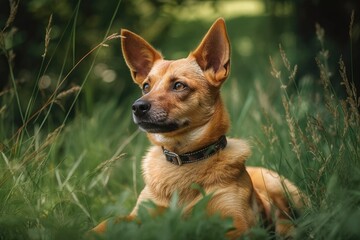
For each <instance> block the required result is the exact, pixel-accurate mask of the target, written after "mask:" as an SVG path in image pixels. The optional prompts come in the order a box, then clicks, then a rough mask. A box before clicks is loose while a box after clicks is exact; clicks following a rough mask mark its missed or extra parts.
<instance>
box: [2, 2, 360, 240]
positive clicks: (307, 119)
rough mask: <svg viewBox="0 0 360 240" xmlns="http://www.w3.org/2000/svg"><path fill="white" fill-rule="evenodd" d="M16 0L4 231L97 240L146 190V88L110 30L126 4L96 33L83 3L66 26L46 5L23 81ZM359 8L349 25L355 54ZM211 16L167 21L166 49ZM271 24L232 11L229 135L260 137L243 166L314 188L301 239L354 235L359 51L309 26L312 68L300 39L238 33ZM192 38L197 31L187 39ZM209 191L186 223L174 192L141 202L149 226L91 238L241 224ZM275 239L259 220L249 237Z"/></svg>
mask: <svg viewBox="0 0 360 240" xmlns="http://www.w3.org/2000/svg"><path fill="white" fill-rule="evenodd" d="M10 3H11V4H10V5H11V7H9V10H10V11H9V17H8V18H7V20H5V21H4V25H3V26H2V31H1V35H0V48H1V57H2V58H3V59H5V62H6V66H1V68H5V67H6V68H8V73H9V75H8V76H9V81H8V84H4V87H3V88H2V89H0V90H1V91H0V239H88V238H89V235H88V234H89V233H88V230H89V229H91V228H92V227H93V226H95V225H96V224H97V223H99V222H100V221H101V220H103V219H107V218H111V217H115V216H124V215H126V214H128V213H129V212H130V211H131V209H132V207H133V206H134V204H135V201H136V199H137V196H138V194H139V192H140V191H141V189H142V187H143V181H142V176H141V158H142V156H143V154H144V153H145V152H146V149H147V147H148V146H149V142H148V140H147V138H146V136H145V134H144V133H143V132H141V131H139V130H138V129H137V127H136V126H135V124H134V123H133V122H132V118H131V104H132V102H133V101H134V100H136V99H137V98H138V97H139V96H140V90H138V89H137V88H136V87H135V86H133V85H134V84H133V83H132V80H131V79H130V74H129V72H128V70H127V69H126V68H125V66H124V63H123V60H122V57H121V51H120V49H119V48H120V47H119V46H120V37H121V36H120V35H119V34H118V33H117V31H116V30H114V29H119V28H120V27H122V26H118V22H117V20H116V18H121V16H118V15H119V14H118V13H119V11H120V12H121V6H122V4H123V3H122V2H121V1H119V2H118V3H116V4H115V5H114V6H113V8H112V9H111V11H112V12H111V11H110V12H111V13H112V14H110V15H109V16H107V17H108V20H106V23H105V25H107V28H106V29H102V32H101V33H102V34H98V35H96V36H93V35H86V36H79V34H78V33H77V29H78V28H81V24H80V22H81V21H84V20H81V19H80V17H79V18H77V16H78V15H80V12H81V11H82V10H83V8H82V7H83V5H82V4H81V1H78V2H77V4H76V6H75V8H74V9H72V10H71V11H70V12H71V18H69V19H68V20H67V25H66V28H63V29H61V28H60V29H59V28H55V27H56V26H55V24H54V23H53V22H54V21H56V19H55V20H54V19H53V18H52V15H48V16H47V19H48V21H47V22H44V23H43V28H42V31H43V39H42V40H40V43H41V47H38V48H34V49H32V51H35V53H36V54H37V55H38V57H37V58H36V59H34V60H29V61H33V69H32V72H31V74H32V76H31V77H30V79H31V80H30V81H29V82H25V83H24V82H22V81H21V78H20V76H21V74H22V73H21V71H20V70H19V69H17V68H16V64H14V62H15V60H16V58H19V57H23V58H26V54H25V55H24V53H20V52H16V41H17V39H18V38H17V36H18V35H19V34H21V29H20V31H19V32H17V31H15V30H14V28H13V27H12V25H13V23H14V21H15V19H16V18H18V17H21V15H20V16H19V14H21V12H20V13H19V12H17V9H18V5H17V2H15V1H10ZM20 4H21V3H20ZM119 9H120V10H119ZM123 12H124V11H123ZM354 14H355V13H354V12H353V13H352V15H351V16H349V25H347V26H344V28H348V29H349V36H347V37H348V39H349V46H350V51H352V38H353V36H352V34H353V26H354V21H355V20H354V19H355V18H354ZM224 17H225V19H226V16H224ZM123 18H125V17H124V16H123ZM212 20H213V19H212V18H209V19H208V20H207V21H203V22H201V23H198V24H195V23H194V22H191V21H181V20H178V21H176V22H175V23H174V24H173V25H172V29H171V30H168V34H169V35H168V36H169V41H163V42H162V44H161V47H162V50H163V53H164V55H165V56H169V58H175V57H179V56H182V57H185V56H186V53H185V52H188V51H190V50H192V47H195V46H196V45H197V43H198V42H199V41H200V38H201V36H202V35H203V34H204V33H205V32H206V30H207V28H208V27H209V26H210V24H211V22H212ZM267 20H268V19H266V18H265V17H263V18H262V17H259V18H256V19H250V18H243V19H240V20H239V19H238V21H236V20H230V21H228V31H229V35H230V41H231V42H232V44H233V57H234V60H233V62H232V74H231V76H230V77H229V79H228V80H227V82H226V83H225V85H224V87H223V89H222V97H223V98H224V101H225V103H226V106H227V108H228V110H229V113H230V117H231V122H232V127H231V130H230V131H229V134H228V136H230V137H238V138H245V139H247V140H248V141H249V142H250V143H251V145H252V152H253V153H252V156H251V157H250V158H249V159H248V161H247V164H248V165H256V166H265V167H267V168H270V169H274V170H276V171H278V172H280V173H281V174H282V175H284V176H285V177H287V178H289V179H291V180H292V181H293V182H294V183H295V184H296V185H297V186H298V187H299V188H300V189H301V190H302V191H303V192H304V194H305V195H306V196H307V197H308V199H309V201H308V202H307V204H306V206H305V207H304V209H302V213H301V215H300V216H299V217H298V218H297V219H293V221H294V223H295V224H296V226H297V231H296V234H295V236H294V239H359V238H360V229H359V227H358V224H359V219H360V207H359V206H360V188H359V186H360V113H359V109H360V98H359V96H358V93H357V89H356V87H355V84H354V82H356V80H355V79H354V76H356V74H354V72H355V71H356V69H355V65H354V64H353V62H352V58H351V56H352V55H351V54H350V59H344V58H343V57H340V55H341V53H333V52H330V51H329V49H328V39H327V38H326V29H323V28H322V27H321V26H320V25H319V24H315V23H314V26H316V27H314V29H315V30H314V33H313V35H314V39H316V42H317V46H318V49H317V50H316V51H310V52H307V53H306V54H305V53H304V54H303V56H302V57H303V58H307V61H308V62H310V63H309V64H311V65H312V66H313V68H309V69H307V68H306V67H305V69H304V68H303V66H301V65H298V64H297V62H296V61H297V60H298V58H297V56H296V54H297V52H296V51H295V50H294V48H293V45H292V44H291V39H292V38H291V37H286V36H285V37H284V38H283V39H280V40H279V41H277V40H278V39H276V38H275V39H273V40H272V41H264V38H261V37H259V38H258V40H256V41H257V42H256V45H255V46H253V45H251V44H253V43H252V41H253V40H251V41H250V42H249V39H248V38H242V37H241V34H242V31H244V32H246V33H249V31H255V30H253V29H255V28H256V27H258V26H259V25H263V24H269V23H268V21H267ZM282 20H283V19H281V18H280V19H278V20H277V21H279V22H281V21H282ZM81 23H82V22H81ZM192 23H194V24H192ZM239 23H240V24H239ZM142 24H144V23H142ZM275 24H278V23H275ZM124 25H125V24H124ZM239 25H240V26H239ZM159 26H161V24H159ZM241 27H242V30H238V28H241ZM154 31H155V32H156V30H154ZM269 31H271V30H267V31H265V33H263V34H269V33H268V32H269ZM54 32H55V33H54ZM171 33H173V35H171ZM145 34H146V31H145ZM152 34H154V33H147V36H148V37H149V38H150V39H151V36H152ZM54 35H56V36H57V37H54ZM180 35H183V37H180ZM189 35H190V36H191V38H192V39H191V40H185V39H188V38H189ZM85 38H86V39H87V41H89V42H90V45H91V47H88V48H87V49H84V48H82V44H83V41H85V40H84V39H85ZM150 41H151V40H150ZM157 41H158V40H157ZM157 41H155V43H154V45H155V46H156V47H159V45H157V44H158V43H159V42H157ZM254 41H255V40H254ZM258 43H259V45H258ZM260 44H263V45H260ZM269 46H272V47H271V49H272V50H271V51H269V52H265V53H267V54H263V55H259V54H258V55H252V56H251V58H250V57H248V58H245V57H244V58H243V59H244V60H243V59H241V58H240V56H241V55H243V56H248V55H249V54H250V53H249V52H248V51H249V50H248V49H249V48H250V49H251V48H256V47H258V48H261V49H267V48H268V47H269ZM175 49H176V50H175ZM253 51H255V50H253ZM332 51H334V50H333V49H332ZM335 51H336V49H335ZM32 54H33V53H32ZM334 58H336V59H334ZM55 59H61V61H60V62H59V61H55ZM245 60H246V61H245ZM334 62H335V63H336V64H333V63H334ZM346 63H350V64H348V65H347V64H346ZM121 64H122V65H121ZM114 65H121V66H119V67H113V66H114ZM314 69H315V70H314ZM209 197H210V196H204V199H203V200H202V201H201V202H200V203H199V204H198V205H197V206H196V208H195V210H194V212H193V214H192V215H191V216H190V217H188V218H186V219H184V218H183V217H182V216H181V209H179V208H178V207H177V202H176V200H177V199H176V196H174V199H173V202H172V205H171V207H170V208H169V209H168V210H167V211H166V212H165V213H164V214H163V215H160V216H158V217H155V218H154V217H151V216H149V215H148V213H147V212H146V211H145V210H144V209H140V216H139V218H140V220H141V222H142V223H141V224H138V223H136V222H122V223H120V224H115V225H113V226H112V227H111V231H109V232H108V233H107V234H106V235H104V236H92V237H93V238H94V239H119V236H121V237H122V239H225V235H224V233H225V232H226V231H227V230H229V229H230V228H231V227H232V222H231V220H230V219H225V220H224V219H221V218H220V217H219V216H217V215H215V216H207V215H206V213H205V211H204V208H205V205H206V202H207V200H208V199H209ZM149 204H150V205H151V203H149ZM90 235H91V234H90ZM276 238H278V237H277V236H274V235H273V234H271V233H269V232H267V231H266V230H265V229H263V228H261V227H260V226H256V227H254V228H253V229H251V230H250V231H249V233H247V234H246V235H245V236H243V237H242V238H241V239H276Z"/></svg>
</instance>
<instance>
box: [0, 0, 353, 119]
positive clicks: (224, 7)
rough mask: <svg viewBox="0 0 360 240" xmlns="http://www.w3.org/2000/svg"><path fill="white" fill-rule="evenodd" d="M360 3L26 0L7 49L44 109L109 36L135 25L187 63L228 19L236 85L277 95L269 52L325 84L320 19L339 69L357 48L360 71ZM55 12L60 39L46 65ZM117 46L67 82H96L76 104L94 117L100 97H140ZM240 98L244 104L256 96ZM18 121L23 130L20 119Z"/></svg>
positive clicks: (5, 75) (5, 85) (24, 91)
mask: <svg viewBox="0 0 360 240" xmlns="http://www.w3.org/2000/svg"><path fill="white" fill-rule="evenodd" d="M119 3H120V4H119ZM359 7H360V2H359V1H358V0H344V1H341V2H340V1H336V0H296V1H295V0H294V1H291V0H227V1H225V0H224V1H222V0H214V1H194V0H132V1H126V0H124V1H121V2H119V1H71V0H63V1H52V0H28V1H21V2H20V3H19V5H18V10H17V14H16V16H15V19H14V22H13V23H12V25H11V28H8V29H6V31H5V32H6V38H5V40H6V41H5V45H6V46H5V48H6V49H7V50H12V53H13V57H12V59H11V65H12V67H13V70H12V71H13V72H14V73H13V75H14V79H15V81H16V82H17V83H18V89H17V90H18V91H19V93H20V96H21V98H20V102H21V104H20V106H23V107H24V108H25V106H26V103H27V102H28V99H29V98H30V96H31V95H32V92H33V89H34V86H35V88H38V90H39V91H40V95H39V96H38V97H37V98H36V101H35V103H34V104H35V106H37V107H34V109H37V108H39V107H40V106H41V105H42V104H43V102H44V101H45V99H47V98H48V97H49V95H50V94H51V93H53V91H54V89H55V88H56V86H57V84H58V80H59V79H61V78H62V77H64V75H65V73H67V71H68V70H69V69H71V68H72V67H73V66H74V65H75V64H76V63H77V62H78V61H79V60H80V59H81V58H82V57H83V56H84V55H85V54H86V53H87V52H89V51H90V50H91V49H92V48H93V47H94V46H95V45H97V44H98V43H100V42H101V41H102V40H103V39H104V38H105V37H106V34H108V35H109V34H111V33H118V32H119V30H120V29H121V28H127V29H130V30H131V31H134V32H136V33H138V34H140V35H141V36H143V37H144V38H145V39H147V40H148V41H149V42H151V43H152V44H153V45H154V46H155V47H156V48H157V49H159V50H161V51H162V53H163V55H164V56H165V57H166V58H167V59H174V58H179V57H186V56H187V54H188V53H189V51H191V50H192V49H194V48H195V47H196V46H197V44H198V43H199V42H200V40H201V38H202V36H203V35H204V34H205V32H206V31H207V29H208V28H209V26H210V25H211V24H212V22H213V21H214V20H215V19H216V18H217V17H219V16H221V17H224V18H225V20H226V22H227V27H228V34H229V36H230V41H231V44H232V73H231V79H235V80H231V81H237V82H238V84H239V86H240V87H241V88H242V89H245V90H244V93H247V92H248V90H249V88H252V87H253V86H254V83H255V82H256V81H260V82H261V84H264V86H265V87H264V88H265V89H268V88H270V89H271V84H270V83H271V81H269V78H271V76H270V70H269V68H270V64H269V56H272V57H274V58H276V57H275V55H276V54H278V52H279V44H281V45H282V48H283V49H284V50H285V51H286V53H287V56H288V58H289V59H291V61H292V62H293V63H296V64H297V65H298V75H297V76H298V80H299V81H301V79H302V78H316V77H314V76H311V75H312V74H314V75H315V76H316V75H317V74H318V70H317V67H316V63H315V60H314V58H315V56H316V53H317V52H318V51H319V49H321V46H320V44H319V42H318V41H317V39H316V34H315V24H316V23H318V24H320V26H322V28H324V29H325V32H326V33H325V38H326V48H327V49H328V50H329V51H330V54H331V57H330V58H329V64H330V65H331V66H332V65H334V66H337V62H338V59H339V57H340V56H343V58H344V59H345V62H346V64H347V65H348V66H349V65H350V59H351V58H350V53H351V51H350V46H352V48H353V49H352V54H353V55H352V61H353V63H352V64H353V66H358V65H359V63H360V62H359V56H360V51H359V38H360V37H359V36H360V26H359V21H356V20H358V19H359V13H358V10H359ZM352 10H355V17H356V20H355V21H354V22H355V24H354V26H353V38H352V41H353V42H352V45H351V44H350V40H349V34H348V32H349V23H350V16H351V11H352ZM9 14H10V6H9V1H5V0H4V1H2V3H1V8H0V26H5V23H6V19H7V18H8V16H9ZM50 16H52V21H51V33H50V38H51V39H50V43H49V46H48V50H47V55H46V57H45V58H44V59H43V58H42V56H41V55H42V54H43V52H44V41H45V29H46V27H47V25H48V22H49V18H50ZM107 44H109V46H108V47H106V48H105V47H104V48H102V49H101V51H99V52H98V54H96V60H95V61H94V63H93V65H90V63H91V62H92V60H93V58H95V57H94V56H90V57H88V58H87V59H85V62H82V63H81V64H80V65H79V66H77V67H76V69H75V70H74V71H73V72H72V73H71V75H70V76H69V77H68V78H67V79H66V81H64V83H63V84H62V85H61V86H60V90H66V89H69V88H71V87H73V86H76V85H82V83H83V82H84V77H85V76H86V78H87V80H86V84H84V86H83V89H82V91H81V94H80V96H79V97H80V99H81V101H78V102H77V103H76V105H77V106H78V107H79V108H81V111H83V112H87V113H91V112H92V110H93V107H94V104H95V103H96V102H98V101H103V100H104V101H105V100H108V99H109V98H111V99H116V101H117V102H118V103H119V105H121V102H122V101H123V100H124V99H125V98H128V97H129V96H133V98H134V99H135V98H136V97H137V96H139V92H135V90H136V87H135V86H134V85H133V84H132V82H131V81H130V74H129V72H128V70H127V68H126V67H125V64H124V61H123V59H122V56H121V50H120V41H119V39H115V40H112V41H109V42H108V43H107ZM93 55H95V54H93ZM7 61H8V60H7V59H6V58H5V55H4V54H2V55H0V80H1V81H0V91H1V92H2V91H6V90H7V89H9V88H10V87H11V81H10V72H9V67H8V62H7ZM90 66H91V67H90ZM355 69H356V68H355ZM334 74H337V73H334ZM354 75H355V76H354V79H359V71H358V70H356V71H354ZM229 82H230V81H229ZM356 83H357V84H359V81H356ZM36 85H37V86H36ZM227 85H228V86H230V85H231V83H228V84H227ZM238 97H239V99H240V100H241V99H242V98H245V97H246V96H238ZM68 102H70V103H71V102H72V99H71V100H70V101H68ZM68 102H67V101H66V100H65V101H63V102H62V103H61V106H62V107H64V108H65V109H67V106H66V104H69V103H68ZM58 107H59V106H58ZM124 107H126V106H124ZM60 108H61V107H60ZM22 111H25V109H22ZM59 112H60V113H59ZM61 112H63V113H64V114H62V113H61ZM65 113H66V110H65V111H64V109H63V110H61V109H58V108H56V107H55V108H54V109H53V111H52V114H54V121H56V120H60V121H61V119H62V118H63V117H64V115H65ZM13 120H14V121H15V122H17V123H18V124H21V120H20V116H18V115H17V114H15V115H14V119H13Z"/></svg>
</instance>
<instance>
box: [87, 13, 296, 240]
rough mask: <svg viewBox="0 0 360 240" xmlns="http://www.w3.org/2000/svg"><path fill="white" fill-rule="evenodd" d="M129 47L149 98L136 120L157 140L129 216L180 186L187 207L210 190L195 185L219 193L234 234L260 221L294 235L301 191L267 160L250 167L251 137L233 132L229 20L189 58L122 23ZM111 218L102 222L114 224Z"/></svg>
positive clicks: (160, 202) (219, 206)
mask: <svg viewBox="0 0 360 240" xmlns="http://www.w3.org/2000/svg"><path fill="white" fill-rule="evenodd" d="M121 35H122V37H123V38H122V39H121V42H122V44H121V45H122V53H123V56H124V58H125V62H126V64H127V66H128V67H129V69H130V72H131V76H132V79H133V80H134V82H135V83H136V84H137V85H138V86H139V87H140V88H141V90H142V97H141V98H139V99H138V100H136V101H135V102H134V104H133V105H132V115H133V120H134V122H135V123H136V124H137V125H138V126H139V128H140V129H141V130H143V131H145V132H146V133H147V136H148V138H149V140H150V141H151V143H152V144H153V146H152V147H150V149H149V151H148V152H147V154H146V155H145V157H144V158H143V161H142V170H143V177H144V182H145V187H144V189H143V190H142V192H141V193H140V195H139V197H138V200H137V203H136V205H135V207H134V209H133V210H132V212H131V213H130V215H129V216H127V217H126V219H128V220H132V219H135V218H136V215H137V211H138V208H139V205H140V204H141V203H143V202H145V201H149V200H151V201H152V202H154V203H155V204H156V205H157V206H159V208H167V207H168V206H169V203H170V200H171V198H172V196H173V194H174V193H175V192H176V193H177V194H178V198H179V205H181V206H182V207H183V208H184V214H186V213H189V212H191V209H192V208H193V206H194V205H195V204H196V203H197V202H198V201H199V200H200V199H201V198H202V197H203V195H202V194H201V193H200V192H199V191H198V190H196V189H194V188H192V187H191V186H192V184H194V183H195V184H198V185H199V186H200V187H201V188H202V189H203V190H204V191H205V193H207V194H212V197H211V199H210V200H209V202H208V205H207V212H208V213H209V214H214V213H220V215H221V216H222V217H224V218H225V217H230V218H232V219H233V224H234V230H230V231H229V232H228V237H229V238H236V237H238V236H241V235H242V234H244V233H246V232H247V231H248V230H249V229H250V228H251V227H252V226H255V225H256V224H258V222H259V221H261V222H262V223H265V225H266V226H265V227H269V226H273V229H274V230H275V231H276V233H277V234H279V235H282V236H289V235H291V233H292V231H293V228H294V224H293V223H292V221H291V219H292V216H293V211H292V208H291V207H294V208H300V207H301V205H302V201H301V199H302V198H301V194H300V191H299V190H298V188H297V187H296V186H295V185H294V184H293V183H291V182H290V181H289V180H287V179H285V178H283V177H281V176H280V175H279V174H277V173H275V172H274V171H271V170H268V169H265V168H261V167H245V161H246V160H247V159H248V158H249V156H250V147H249V144H248V143H247V142H246V141H244V140H241V139H232V138H227V137H226V133H227V131H228V129H229V125H230V121H229V115H228V113H227V111H226V109H225V107H224V104H223V101H222V99H221V96H220V87H221V86H222V84H223V83H224V82H225V80H226V79H227V77H228V76H229V73H230V43H229V38H228V35H227V30H226V26H225V21H224V19H222V18H219V19H217V20H216V21H215V22H214V23H213V25H212V26H211V28H210V29H209V30H208V32H207V33H206V35H205V36H204V38H203V39H202V41H201V43H200V44H199V46H198V47H197V48H196V49H195V50H194V51H193V52H191V53H190V54H189V55H188V57H187V58H183V59H178V60H165V59H164V58H163V56H162V55H161V53H160V52H159V51H157V50H155V49H154V48H153V47H152V46H151V45H150V44H149V43H148V42H146V41H145V40H144V39H143V38H142V37H140V36H138V35H137V34H135V33H133V32H131V31H129V30H125V29H123V30H121ZM106 227H107V222H106V221H104V222H102V223H101V224H99V225H98V226H97V227H95V228H94V231H95V232H98V233H101V232H104V231H105V230H106Z"/></svg>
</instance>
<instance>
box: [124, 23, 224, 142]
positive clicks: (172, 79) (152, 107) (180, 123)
mask: <svg viewBox="0 0 360 240" xmlns="http://www.w3.org/2000/svg"><path fill="white" fill-rule="evenodd" d="M121 35H122V36H123V38H122V40H121V41H122V52H123V55H124V58H125V61H126V64H127V66H128V67H129V69H130V72H131V76H132V78H133V80H134V82H135V83H136V84H137V85H139V86H140V88H141V89H142V93H143V96H142V97H141V98H139V99H138V100H136V101H135V102H134V104H133V105H132V111H133V119H134V122H135V123H136V124H137V125H138V126H139V127H140V128H141V129H142V130H144V131H146V132H148V133H150V134H151V133H157V134H162V135H169V136H171V135H176V134H179V133H184V132H187V131H191V130H194V129H195V128H197V127H199V126H203V125H205V124H206V123H207V122H209V121H210V119H211V118H212V117H213V115H214V113H215V112H217V111H224V110H222V109H221V110H220V109H219V107H220V105H221V106H222V103H221V99H220V95H219V88H220V86H221V84H222V83H223V82H224V81H225V79H226V78H227V77H228V75H229V71H230V45H229V40H228V36H227V33H226V27H225V22H224V20H223V19H218V20H217V21H216V22H215V23H214V24H213V25H212V27H211V28H210V30H209V31H208V33H207V34H206V35H205V37H204V38H203V40H202V41H201V43H200V45H199V46H198V47H197V48H196V50H195V51H193V52H191V53H190V54H189V56H188V57H187V58H183V59H178V60H165V59H164V58H163V57H162V55H161V53H160V52H158V51H157V50H155V49H154V48H153V47H152V46H151V45H150V44H149V43H147V42H146V41H145V40H144V39H143V38H141V37H140V36H138V35H136V34H135V33H132V32H130V31H128V30H122V31H121ZM226 129H227V127H226ZM225 131H226V130H225Z"/></svg>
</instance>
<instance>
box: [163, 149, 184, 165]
mask: <svg viewBox="0 0 360 240" xmlns="http://www.w3.org/2000/svg"><path fill="white" fill-rule="evenodd" d="M163 151H164V154H165V156H166V158H167V160H168V161H170V162H171V163H172V164H175V165H179V166H181V165H182V161H181V158H180V156H179V155H178V154H176V153H174V152H170V151H169V150H166V149H164V150H163Z"/></svg>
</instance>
